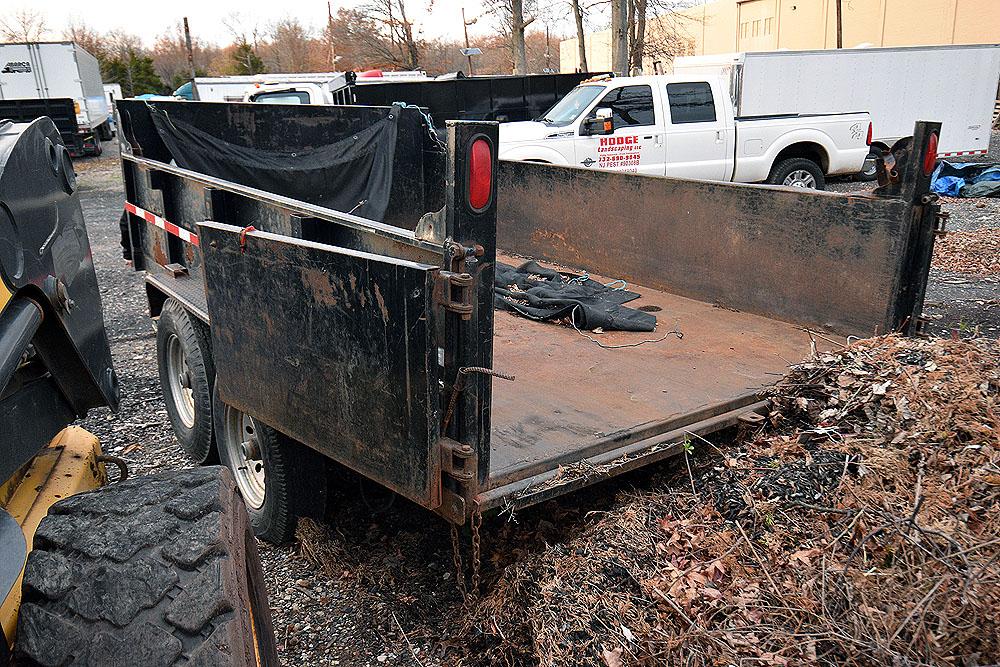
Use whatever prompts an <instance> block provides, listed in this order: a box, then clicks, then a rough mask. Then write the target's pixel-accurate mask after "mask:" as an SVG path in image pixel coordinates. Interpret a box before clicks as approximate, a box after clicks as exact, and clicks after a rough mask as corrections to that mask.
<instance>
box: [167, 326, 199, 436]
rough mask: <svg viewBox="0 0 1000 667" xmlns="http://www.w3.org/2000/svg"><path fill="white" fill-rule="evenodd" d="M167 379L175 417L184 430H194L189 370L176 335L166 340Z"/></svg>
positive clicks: (192, 396)
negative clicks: (178, 419)
mask: <svg viewBox="0 0 1000 667" xmlns="http://www.w3.org/2000/svg"><path fill="white" fill-rule="evenodd" d="M167 377H168V378H169V381H170V397H171V399H172V400H173V402H174V408H175V410H176V412H177V416H178V417H180V418H181V423H182V424H184V426H185V427H186V428H194V391H193V390H192V389H191V369H190V368H188V364H187V356H186V355H185V354H184V346H183V345H181V339H180V338H178V337H177V335H176V334H170V338H168V339H167Z"/></svg>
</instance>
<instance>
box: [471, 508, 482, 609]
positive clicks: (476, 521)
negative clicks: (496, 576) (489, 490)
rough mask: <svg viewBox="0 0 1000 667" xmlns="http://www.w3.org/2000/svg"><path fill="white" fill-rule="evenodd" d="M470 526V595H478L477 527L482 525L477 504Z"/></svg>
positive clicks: (480, 513)
mask: <svg viewBox="0 0 1000 667" xmlns="http://www.w3.org/2000/svg"><path fill="white" fill-rule="evenodd" d="M469 523H470V524H471V526H472V595H474V596H475V595H479V562H480V559H479V527H480V526H482V525H483V513H482V512H480V511H479V505H478V504H477V505H476V509H475V510H473V512H472V516H471V517H470V518H469Z"/></svg>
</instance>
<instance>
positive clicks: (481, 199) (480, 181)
mask: <svg viewBox="0 0 1000 667" xmlns="http://www.w3.org/2000/svg"><path fill="white" fill-rule="evenodd" d="M492 194H493V151H492V150H490V144H489V142H488V141H486V139H476V140H475V141H473V142H472V147H471V148H470V149H469V206H471V207H472V209H473V210H474V211H476V212H479V211H482V210H483V209H484V208H486V207H487V206H489V203H490V197H491V195H492Z"/></svg>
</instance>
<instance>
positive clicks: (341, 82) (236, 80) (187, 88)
mask: <svg viewBox="0 0 1000 667" xmlns="http://www.w3.org/2000/svg"><path fill="white" fill-rule="evenodd" d="M430 80H431V77H429V76H427V73H426V72H423V71H405V72H384V71H382V70H369V71H367V72H361V73H355V72H302V73H297V74H252V75H246V76H217V77H197V78H195V80H194V85H192V84H191V83H190V82H188V83H185V84H184V85H183V86H181V87H180V88H178V89H177V90H175V91H174V96H175V97H179V98H182V99H186V100H189V101H193V100H198V101H199V102H246V101H252V100H249V97H250V96H251V95H254V94H257V93H261V92H267V91H273V90H284V89H292V90H297V91H306V92H307V93H308V94H307V95H305V96H304V97H303V96H298V97H297V98H296V101H295V102H293V103H299V102H301V103H303V104H350V103H351V102H349V101H342V98H338V97H337V96H336V95H335V93H337V92H338V91H341V90H343V89H345V88H347V87H348V86H351V85H353V84H354V83H355V81H357V82H359V83H361V84H364V83H367V82H376V81H377V82H383V81H430ZM343 99H346V98H343ZM302 100H304V101H302ZM268 101H270V100H268ZM277 103H280V100H279V101H278V102H277Z"/></svg>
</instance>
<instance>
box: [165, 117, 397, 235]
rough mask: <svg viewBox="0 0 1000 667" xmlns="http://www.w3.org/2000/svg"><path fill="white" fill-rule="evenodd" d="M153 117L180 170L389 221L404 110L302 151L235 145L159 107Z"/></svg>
mask: <svg viewBox="0 0 1000 667" xmlns="http://www.w3.org/2000/svg"><path fill="white" fill-rule="evenodd" d="M150 116H151V118H152V120H153V124H154V125H155V126H156V130H157V133H158V134H159V135H160V139H161V140H162V141H163V143H164V144H165V145H166V146H167V148H168V149H169V150H170V153H171V155H172V156H173V158H174V161H175V162H176V163H177V166H179V167H182V168H184V169H190V170H191V171H196V172H198V173H201V174H207V175H209V176H215V177H216V178H221V179H224V180H227V181H233V182H235V183H240V184H242V185H246V186H249V187H253V188H257V189H260V190H264V191H265V192H273V193H280V194H282V195H284V196H286V197H291V198H293V199H298V200H301V201H304V202H308V203H310V204H316V205H318V206H323V207H326V208H331V209H334V210H336V211H344V212H353V213H354V214H355V215H359V216H361V217H364V218H368V219H369V220H377V221H382V220H383V219H384V216H385V211H386V207H387V206H388V204H389V195H390V193H391V190H392V166H393V156H394V155H395V148H396V131H397V124H398V122H399V110H398V108H394V109H393V111H392V112H391V113H389V114H388V115H387V116H386V117H385V118H384V119H382V120H380V121H378V122H377V123H375V124H373V125H371V126H369V127H367V128H365V129H363V130H360V131H359V132H356V133H354V134H352V135H351V136H349V137H347V138H345V139H341V140H340V141H337V142H336V143H332V144H327V145H324V146H319V147H316V148H308V149H303V150H297V151H276V150H263V149H260V148H254V147H252V146H246V145H240V144H235V143H232V142H229V141H226V140H223V139H220V138H219V137H216V136H213V135H212V134H210V133H208V132H205V131H204V130H201V129H199V128H197V127H195V126H194V125H192V124H191V123H188V122H185V121H182V120H179V119H176V118H171V117H170V116H169V114H167V113H166V112H165V111H162V110H160V109H157V108H156V106H155V105H150ZM362 202H363V203H362Z"/></svg>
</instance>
